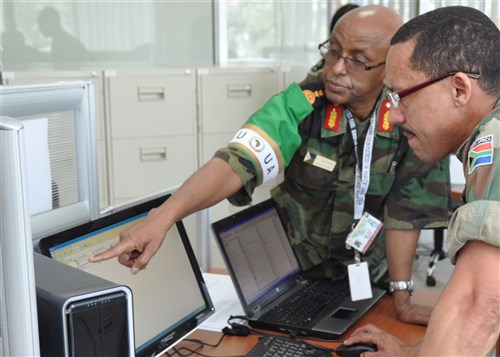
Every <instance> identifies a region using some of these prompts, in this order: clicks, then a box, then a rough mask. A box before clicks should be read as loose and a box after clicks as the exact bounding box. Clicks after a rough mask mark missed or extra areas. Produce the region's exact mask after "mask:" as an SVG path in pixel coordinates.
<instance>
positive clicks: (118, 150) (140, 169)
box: [112, 135, 196, 202]
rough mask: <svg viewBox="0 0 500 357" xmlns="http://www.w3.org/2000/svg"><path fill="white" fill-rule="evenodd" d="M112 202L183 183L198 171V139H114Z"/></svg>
mask: <svg viewBox="0 0 500 357" xmlns="http://www.w3.org/2000/svg"><path fill="white" fill-rule="evenodd" d="M112 151H113V154H112V160H113V171H112V177H113V186H112V187H113V192H114V195H113V196H114V197H113V200H114V201H115V202H116V200H122V199H128V198H137V197H140V196H143V195H145V194H148V193H152V192H156V191H159V190H162V189H166V188H169V187H171V186H175V185H178V184H180V183H182V182H183V181H184V180H185V179H187V178H188V176H190V175H191V174H192V173H193V172H194V170H195V169H196V137H195V136H194V135H193V136H177V137H161V138H147V139H145V138H127V139H113V141H112Z"/></svg>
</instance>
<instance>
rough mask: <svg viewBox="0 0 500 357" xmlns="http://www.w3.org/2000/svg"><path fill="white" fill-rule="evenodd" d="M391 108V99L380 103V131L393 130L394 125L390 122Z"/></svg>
mask: <svg viewBox="0 0 500 357" xmlns="http://www.w3.org/2000/svg"><path fill="white" fill-rule="evenodd" d="M390 110H391V104H390V102H389V99H386V100H384V101H383V102H382V104H380V112H379V117H378V131H383V132H391V131H392V129H393V128H394V125H392V124H391V123H389V111H390Z"/></svg>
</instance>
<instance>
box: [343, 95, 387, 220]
mask: <svg viewBox="0 0 500 357" xmlns="http://www.w3.org/2000/svg"><path fill="white" fill-rule="evenodd" d="M378 104H379V103H378V102H377V105H376V106H375V108H377V107H378ZM376 112H377V111H376V110H374V111H373V114H372V116H371V118H370V126H369V128H368V133H367V134H366V138H365V145H364V148H363V156H362V158H363V160H362V161H360V159H359V154H358V133H357V130H356V121H355V119H354V115H352V113H351V112H350V111H349V110H346V116H347V119H348V122H349V127H350V129H351V134H352V140H353V142H354V155H356V171H355V180H354V220H355V221H358V220H359V219H360V218H361V216H362V214H363V211H364V208H365V197H366V192H367V191H368V186H369V184H370V166H371V162H372V149H373V142H374V139H375V117H376Z"/></svg>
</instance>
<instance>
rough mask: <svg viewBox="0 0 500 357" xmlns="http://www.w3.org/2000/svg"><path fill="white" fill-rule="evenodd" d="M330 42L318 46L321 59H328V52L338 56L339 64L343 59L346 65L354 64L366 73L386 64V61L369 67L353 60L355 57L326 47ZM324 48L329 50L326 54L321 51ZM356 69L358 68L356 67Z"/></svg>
mask: <svg viewBox="0 0 500 357" xmlns="http://www.w3.org/2000/svg"><path fill="white" fill-rule="evenodd" d="M328 42H330V39H327V40H326V41H323V42H321V43H320V44H319V45H318V50H319V53H321V57H323V58H324V59H326V54H327V53H328V52H331V53H332V54H333V55H334V56H337V57H338V58H337V59H336V60H335V62H337V61H338V60H339V59H341V58H342V59H343V60H344V64H347V63H352V64H354V65H355V66H358V67H357V68H359V69H364V70H365V71H371V70H372V69H374V68H377V67H380V66H382V65H384V64H385V61H383V62H380V63H377V64H374V65H373V66H368V65H367V64H366V63H364V62H363V61H360V60H358V59H356V58H353V57H348V56H342V55H341V54H340V53H339V52H338V51H337V50H334V49H333V48H331V47H330V46H328V47H327V46H326V44H327V43H328ZM322 48H325V49H327V51H326V53H323V52H322V51H321V49H322ZM355 68H356V67H355Z"/></svg>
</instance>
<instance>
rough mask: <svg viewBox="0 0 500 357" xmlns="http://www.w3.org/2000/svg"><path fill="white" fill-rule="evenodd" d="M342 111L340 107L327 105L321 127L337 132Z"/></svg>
mask: <svg viewBox="0 0 500 357" xmlns="http://www.w3.org/2000/svg"><path fill="white" fill-rule="evenodd" d="M342 111H343V107H342V105H333V104H328V106H327V108H326V115H325V119H324V121H323V127H324V128H325V129H327V130H330V131H338V130H339V128H340V119H342Z"/></svg>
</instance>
